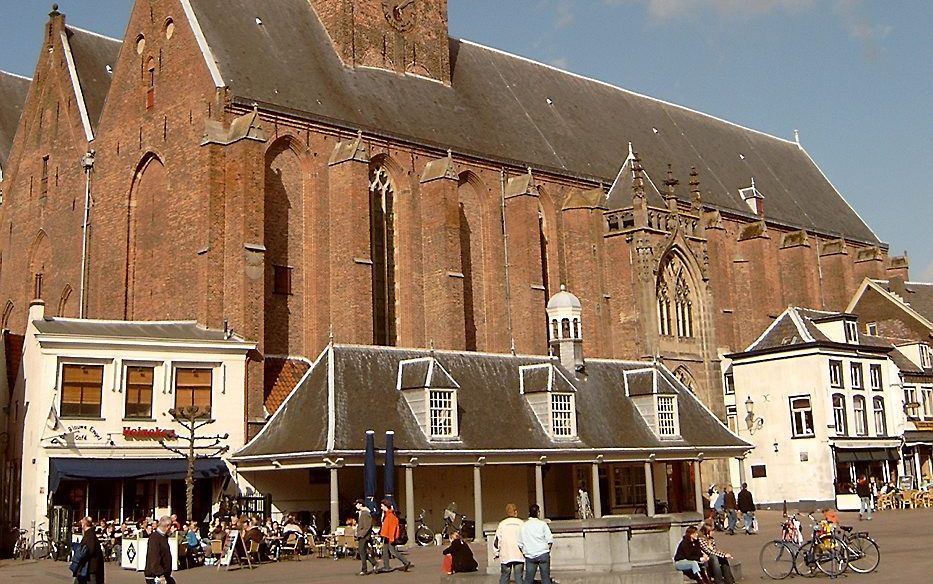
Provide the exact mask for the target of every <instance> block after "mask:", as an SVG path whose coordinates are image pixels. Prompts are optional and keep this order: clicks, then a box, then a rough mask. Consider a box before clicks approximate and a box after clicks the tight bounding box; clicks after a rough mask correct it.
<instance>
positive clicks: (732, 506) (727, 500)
mask: <svg viewBox="0 0 933 584" xmlns="http://www.w3.org/2000/svg"><path fill="white" fill-rule="evenodd" d="M723 507H724V508H725V510H726V516H727V517H728V518H729V526H728V527H727V528H726V529H727V530H728V531H729V535H735V522H736V520H737V513H736V510H737V509H738V502H737V501H736V500H735V493H734V492H733V491H732V485H726V494H725V497H724V501H723Z"/></svg>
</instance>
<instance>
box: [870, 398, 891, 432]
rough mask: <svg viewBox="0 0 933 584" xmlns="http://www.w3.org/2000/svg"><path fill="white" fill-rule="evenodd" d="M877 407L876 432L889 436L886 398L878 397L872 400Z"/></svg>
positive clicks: (875, 407)
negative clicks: (885, 408)
mask: <svg viewBox="0 0 933 584" xmlns="http://www.w3.org/2000/svg"><path fill="white" fill-rule="evenodd" d="M872 402H873V403H874V409H875V434H876V435H878V436H887V434H888V426H887V423H886V419H885V415H884V398H883V397H876V398H874V399H873V400H872Z"/></svg>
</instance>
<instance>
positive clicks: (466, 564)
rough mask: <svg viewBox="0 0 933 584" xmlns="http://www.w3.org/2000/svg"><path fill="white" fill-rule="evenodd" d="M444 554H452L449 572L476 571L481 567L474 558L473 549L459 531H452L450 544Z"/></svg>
mask: <svg viewBox="0 0 933 584" xmlns="http://www.w3.org/2000/svg"><path fill="white" fill-rule="evenodd" d="M444 555H445V556H450V571H449V572H448V574H454V573H457V572H475V571H476V570H477V568H478V567H479V565H478V564H477V563H476V559H475V558H473V550H471V549H470V546H469V545H467V543H466V542H465V541H463V538H462V537H461V536H460V532H459V531H453V532H451V534H450V545H449V546H447V549H445V550H444Z"/></svg>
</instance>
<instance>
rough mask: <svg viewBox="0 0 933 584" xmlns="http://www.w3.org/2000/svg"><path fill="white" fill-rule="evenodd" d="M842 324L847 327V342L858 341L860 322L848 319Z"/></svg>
mask: <svg viewBox="0 0 933 584" xmlns="http://www.w3.org/2000/svg"><path fill="white" fill-rule="evenodd" d="M842 325H843V327H844V328H845V334H846V342H847V343H858V323H856V322H855V321H854V320H846V321H843V323H842Z"/></svg>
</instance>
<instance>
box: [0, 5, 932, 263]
mask: <svg viewBox="0 0 933 584" xmlns="http://www.w3.org/2000/svg"><path fill="white" fill-rule="evenodd" d="M267 1H275V0H267ZM59 4H60V5H61V11H62V12H64V13H65V14H66V16H67V20H68V22H69V23H70V24H73V25H75V26H79V27H82V28H87V29H90V30H94V31H96V32H99V33H102V34H106V35H109V36H114V37H118V38H122V37H123V35H124V30H125V28H126V23H127V20H128V15H129V11H130V8H131V6H132V0H59ZM50 6H51V3H50V2H43V1H41V0H0V14H2V15H3V17H2V18H0V69H2V70H5V71H11V72H14V73H19V74H24V75H28V76H31V75H32V72H33V69H34V68H35V63H36V58H37V53H38V50H39V47H40V45H41V42H42V25H43V23H44V22H45V21H46V19H47V18H48V11H49V7H50ZM449 15H450V34H451V36H455V37H459V38H464V39H469V40H471V41H474V42H478V43H480V44H483V45H487V46H490V47H494V48H497V49H501V50H504V51H508V52H511V53H515V54H518V55H521V56H524V57H528V58H530V59H534V60H537V61H541V62H544V63H548V64H551V65H554V66H556V67H560V68H563V69H567V70H569V71H573V72H574V73H578V74H581V75H585V76H587V77H592V78H595V79H599V80H602V81H606V82H609V83H612V84H615V85H618V86H620V87H624V88H626V89H629V90H632V91H636V92H638V93H642V94H646V95H650V96H652V97H656V98H660V99H663V100H666V101H671V102H674V103H677V104H680V105H683V106H687V107H690V108H692V109H696V110H699V111H702V112H705V113H708V114H712V115H715V116H718V117H721V118H725V119H727V120H729V121H732V122H735V123H738V124H741V125H743V126H747V127H750V128H754V129H756V130H760V131H763V132H767V133H769V134H773V135H775V136H780V137H783V138H787V139H793V136H794V130H795V129H796V130H799V132H800V141H801V143H802V145H803V146H804V148H806V150H807V152H809V153H810V155H811V156H812V157H813V159H814V160H815V161H816V163H817V164H818V165H819V166H820V168H821V169H822V170H823V172H824V173H825V174H826V175H827V177H828V178H829V180H830V181H831V182H832V183H833V185H835V187H836V188H837V189H838V190H839V192H840V193H842V195H843V196H844V197H845V198H846V200H847V201H848V202H849V204H851V205H852V207H854V208H855V210H856V211H857V212H858V213H859V214H860V215H861V216H862V218H863V219H864V220H865V221H866V222H867V223H868V225H869V226H870V227H871V228H872V229H873V230H874V232H875V233H876V234H877V235H878V237H879V238H880V239H881V240H882V241H884V242H886V243H888V244H890V250H891V254H892V255H900V254H902V253H904V252H905V251H906V252H907V253H908V256H909V257H910V274H911V279H912V280H925V281H933V246H931V245H930V233H931V227H933V211H931V209H933V205H931V201H930V199H931V197H933V32H931V31H933V1H930V0H897V1H894V2H892V1H882V0H875V1H869V0H510V1H503V0H449ZM766 195H767V194H766Z"/></svg>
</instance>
